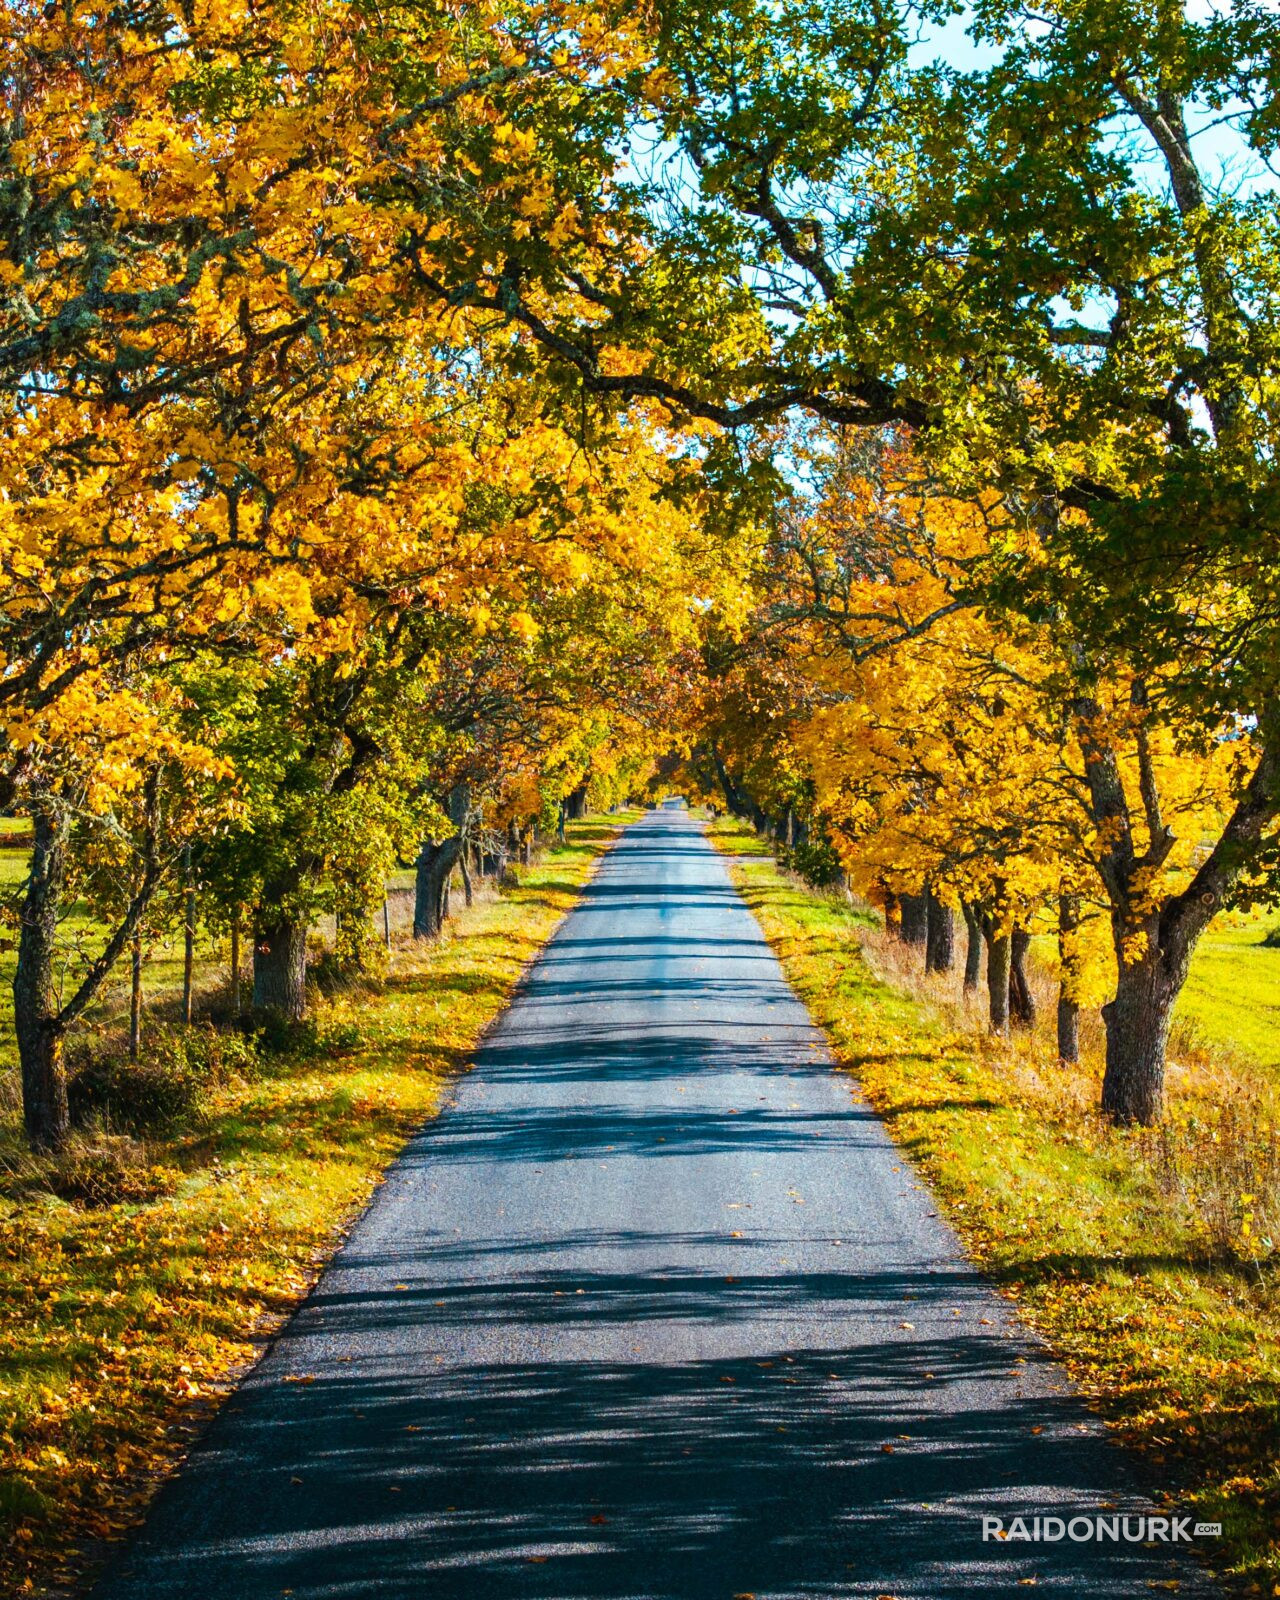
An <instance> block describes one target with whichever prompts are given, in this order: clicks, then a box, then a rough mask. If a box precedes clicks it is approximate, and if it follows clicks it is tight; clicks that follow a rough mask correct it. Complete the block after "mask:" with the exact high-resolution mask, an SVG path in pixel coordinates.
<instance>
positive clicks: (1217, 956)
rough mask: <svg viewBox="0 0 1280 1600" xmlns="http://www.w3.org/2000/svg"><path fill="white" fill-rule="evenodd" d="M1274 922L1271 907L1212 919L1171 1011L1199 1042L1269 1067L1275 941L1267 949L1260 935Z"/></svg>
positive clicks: (1277, 986)
mask: <svg viewBox="0 0 1280 1600" xmlns="http://www.w3.org/2000/svg"><path fill="white" fill-rule="evenodd" d="M1276 925H1277V918H1276V914H1275V912H1274V911H1272V912H1267V913H1265V914H1255V915H1253V916H1241V915H1233V914H1230V913H1229V914H1228V915H1226V916H1224V917H1219V918H1218V919H1217V920H1216V921H1215V922H1213V923H1212V924H1211V925H1210V927H1209V930H1208V932H1207V933H1206V934H1205V936H1204V938H1203V939H1202V940H1201V941H1200V944H1199V947H1198V948H1197V950H1196V953H1195V958H1194V960H1193V961H1192V964H1191V972H1190V974H1189V975H1188V977H1187V985H1186V988H1185V989H1184V990H1183V992H1182V998H1181V1000H1180V1001H1179V1004H1178V1012H1177V1015H1178V1018H1179V1019H1180V1020H1182V1021H1184V1022H1186V1023H1188V1024H1190V1026H1191V1029H1192V1031H1193V1032H1194V1034H1195V1035H1196V1037H1197V1038H1199V1039H1201V1040H1203V1041H1204V1043H1205V1044H1207V1045H1211V1046H1217V1047H1219V1048H1221V1049H1227V1050H1231V1051H1232V1052H1234V1053H1235V1054H1238V1055H1240V1056H1243V1057H1247V1058H1248V1059H1249V1060H1251V1061H1256V1062H1257V1063H1258V1064H1259V1065H1260V1066H1263V1067H1268V1068H1272V1069H1274V1068H1278V1067H1280V947H1278V948H1276V949H1267V948H1266V947H1264V945H1263V944H1262V939H1263V937H1264V935H1265V934H1266V933H1267V932H1268V931H1269V930H1270V929H1272V928H1274V927H1275V926H1276Z"/></svg>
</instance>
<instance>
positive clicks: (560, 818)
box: [556, 800, 567, 844]
mask: <svg viewBox="0 0 1280 1600" xmlns="http://www.w3.org/2000/svg"><path fill="white" fill-rule="evenodd" d="M566 816H567V809H566V807H565V803H564V801H563V800H562V801H561V802H560V805H559V807H558V809H557V812H556V838H557V839H558V840H559V841H560V843H561V844H563V843H564V825H565V820H566Z"/></svg>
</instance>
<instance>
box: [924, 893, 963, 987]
mask: <svg viewBox="0 0 1280 1600" xmlns="http://www.w3.org/2000/svg"><path fill="white" fill-rule="evenodd" d="M925 923H926V939H925V957H924V965H925V971H926V972H950V971H951V969H952V967H953V966H954V965H955V959H956V914H955V912H954V911H953V910H952V909H951V907H950V906H944V905H943V903H942V901H941V900H939V899H938V897H937V895H936V894H934V893H932V891H931V892H930V893H929V895H928V896H927V899H926V905H925Z"/></svg>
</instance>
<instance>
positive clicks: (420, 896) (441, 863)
mask: <svg viewBox="0 0 1280 1600" xmlns="http://www.w3.org/2000/svg"><path fill="white" fill-rule="evenodd" d="M461 849H462V841H461V839H459V838H458V836H457V835H456V834H455V835H454V837H453V838H451V839H445V840H443V841H442V842H441V843H439V844H437V843H436V842H435V841H434V840H432V839H428V840H427V842H426V843H425V844H424V845H423V847H422V849H421V851H420V852H419V855H418V862H417V870H416V873H415V876H414V894H413V936H414V938H415V939H436V938H439V936H440V931H441V929H442V928H443V927H444V923H445V918H446V916H447V915H448V896H449V874H450V873H451V872H452V871H453V868H454V864H455V863H456V861H457V859H458V856H459V855H460V854H461Z"/></svg>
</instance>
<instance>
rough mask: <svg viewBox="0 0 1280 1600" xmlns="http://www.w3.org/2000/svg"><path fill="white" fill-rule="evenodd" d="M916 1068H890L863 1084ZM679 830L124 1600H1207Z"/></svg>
mask: <svg viewBox="0 0 1280 1600" xmlns="http://www.w3.org/2000/svg"><path fill="white" fill-rule="evenodd" d="M881 1047H885V1046H884V1044H883V1042H880V1043H877V1042H876V1041H868V1048H881ZM1109 1508H1118V1509H1119V1510H1121V1511H1129V1512H1131V1513H1133V1514H1135V1515H1136V1514H1141V1513H1143V1512H1148V1511H1150V1510H1151V1509H1152V1508H1151V1506H1150V1504H1149V1502H1146V1501H1144V1500H1143V1498H1142V1496H1141V1494H1140V1493H1139V1492H1138V1489H1137V1485H1136V1482H1135V1481H1134V1480H1133V1479H1132V1478H1131V1476H1130V1467H1129V1464H1128V1463H1127V1462H1126V1460H1125V1458H1124V1457H1123V1456H1122V1455H1121V1453H1120V1452H1119V1451H1117V1450H1115V1449H1114V1448H1112V1447H1111V1446H1110V1445H1109V1444H1108V1443H1107V1441H1106V1439H1105V1438H1104V1436H1103V1432H1102V1429H1101V1426H1100V1425H1099V1424H1098V1423H1097V1422H1096V1421H1095V1420H1093V1419H1092V1418H1091V1417H1090V1415H1089V1413H1088V1411H1087V1410H1086V1409H1085V1407H1084V1406H1083V1403H1082V1402H1081V1400H1080V1399H1079V1397H1078V1396H1077V1395H1076V1394H1074V1393H1073V1392H1072V1390H1071V1388H1070V1386H1069V1384H1068V1383H1067V1382H1066V1380H1065V1378H1064V1376H1063V1375H1062V1373H1061V1371H1060V1370H1059V1369H1058V1368H1057V1367H1056V1366H1055V1365H1054V1364H1053V1363H1052V1362H1051V1361H1050V1360H1049V1359H1048V1358H1047V1356H1046V1355H1045V1354H1044V1352H1043V1351H1042V1350H1041V1349H1040V1348H1039V1347H1038V1346H1036V1345H1035V1344H1034V1343H1033V1342H1032V1341H1030V1340H1029V1339H1028V1337H1027V1336H1026V1335H1025V1333H1023V1332H1022V1331H1020V1329H1019V1328H1018V1326H1017V1324H1016V1322H1015V1319H1014V1318H1013V1317H1012V1315H1011V1314H1010V1312H1009V1310H1008V1307H1007V1305H1006V1304H1005V1302H1004V1301H1002V1300H1001V1299H1000V1297H999V1296H998V1295H997V1294H996V1293H994V1291H993V1290H992V1289H991V1288H990V1287H989V1286H988V1285H987V1284H985V1283H984V1282H983V1280H982V1279H981V1278H980V1276H979V1275H978V1274H977V1273H976V1272H975V1271H974V1269H973V1268H972V1267H971V1266H970V1265H969V1264H968V1263H967V1262H966V1260H965V1259H964V1257H963V1254H962V1253H961V1251H960V1249H959V1246H958V1244H957V1242H956V1240H955V1238H954V1236H953V1235H952V1233H951V1232H950V1230H949V1229H948V1228H947V1227H946V1225H945V1224H944V1223H943V1222H942V1221H941V1220H940V1219H939V1218H938V1217H937V1214H936V1208H935V1206H934V1204H933V1202H932V1200H931V1198H930V1195H929V1194H928V1192H927V1191H926V1189H925V1188H924V1187H923V1185H922V1184H921V1183H920V1182H919V1180H918V1179H917V1178H916V1177H915V1176H914V1174H913V1171H912V1168H911V1167H910V1165H909V1164H908V1163H907V1161H906V1160H905V1159H904V1158H903V1156H902V1155H901V1154H900V1153H899V1151H898V1150H897V1149H896V1148H895V1146H894V1145H893V1144H892V1142H891V1141H890V1139H889V1138H888V1136H887V1134H886V1132H885V1130H884V1128H883V1126H882V1125H881V1124H880V1123H879V1121H878V1120H877V1119H876V1118H875V1116H874V1115H873V1113H872V1112H871V1110H870V1108H869V1107H868V1106H867V1104H866V1103H865V1101H863V1100H862V1099H861V1098H860V1097H859V1095H858V1093H857V1091H856V1088H854V1086H853V1085H852V1084H851V1082H850V1080H849V1079H848V1078H846V1077H841V1076H839V1075H838V1074H837V1073H836V1072H834V1071H833V1070H832V1066H831V1063H830V1060H829V1057H828V1055H827V1053H826V1050H825V1047H824V1045H823V1043H822V1040H821V1037H820V1035H819V1034H818V1033H817V1031H816V1029H815V1028H814V1027H813V1026H812V1024H811V1022H810V1021H809V1018H808V1016H807V1014H806V1013H805V1010H804V1008H803V1007H802V1005H801V1004H800V1002H799V1001H798V1000H797V999H796V998H795V996H794V995H793V993H792V992H791V990H790V989H789V988H788V986H787V984H786V981H785V979H784V977H783V975H782V972H781V970H780V968H779V966H778V964H777V962H776V960H775V958H774V956H773V954H772V953H771V951H770V950H769V947H768V945H767V944H766V943H765V941H764V939H763V937H762V936H761V933H760V930H759V928H758V927H757V925H756V923H755V921H754V919H753V918H752V916H751V914H750V912H749V911H748V909H747V907H746V905H745V904H744V903H743V901H742V899H741V897H740V896H739V895H738V893H737V892H736V890H735V889H734V888H733V887H732V885H731V884H730V881H729V877H728V874H727V871H726V869H725V867H724V864H723V862H722V861H721V860H720V858H719V857H718V856H717V855H716V854H715V852H714V851H713V850H712V848H711V847H710V845H709V844H708V843H707V842H706V840H705V839H704V838H703V836H702V833H701V831H700V828H699V826H698V824H697V823H696V822H695V821H694V820H693V819H691V818H690V816H689V815H688V813H687V812H685V811H684V810H683V809H682V808H680V807H677V806H674V805H668V806H666V807H664V808H661V809H659V810H658V811H655V812H653V813H650V814H649V816H648V817H647V818H646V819H645V820H643V821H642V822H640V823H637V824H634V825H633V826H631V827H630V828H628V829H627V830H626V832H625V833H624V835H623V837H622V839H621V840H620V842H619V843H618V844H617V845H616V846H615V847H614V849H613V850H612V852H611V853H610V854H609V855H608V856H607V857H606V858H605V861H604V862H603V864H602V866H601V869H600V870H599V872H598V874H597V876H596V877H595V879H594V880H593V882H592V883H591V885H590V886H589V888H588V889H587V891H586V892H585V894H584V896H583V898H582V900H581V902H580V903H579V905H578V907H577V909H575V910H574V912H573V913H572V914H571V915H570V916H569V917H568V918H567V919H566V921H565V922H564V924H563V925H562V927H561V929H560V931H559V932H558V934H557V936H556V937H555V938H554V939H553V941H552V942H551V943H550V945H549V946H548V947H547V949H546V951H545V952H544V954H543V956H542V957H541V958H540V960H539V961H538V962H537V963H536V965H535V966H534V967H533V968H532V970H531V971H530V973H529V974H528V976H527V979H526V981H525V983H524V984H523V986H522V988H521V990H520V991H519V993H518V995H517V998H516V1001H515V1003H514V1004H513V1005H512V1006H511V1008H510V1009H509V1010H508V1011H507V1013H506V1014H505V1015H504V1017H503V1018H502V1020H501V1022H500V1023H499V1025H498V1026H497V1027H496V1028H495V1029H494V1030H493V1032H492V1033H491V1034H490V1035H489V1037H488V1039H487V1041H486V1043H485V1045H484V1047H483V1049H482V1051H481V1053H480V1055H479V1056H478V1058H477V1061H476V1065H475V1069H474V1071H473V1072H472V1073H471V1074H470V1075H469V1076H467V1077H466V1078H464V1079H463V1080H461V1082H460V1085H459V1087H458V1090H457V1094H456V1097H455V1103H453V1104H452V1105H451V1106H450V1108H449V1109H448V1110H447V1111H446V1112H445V1113H444V1114H443V1115H442V1116H441V1118H440V1119H439V1121H438V1122H437V1123H435V1124H433V1125H432V1126H431V1127H430V1128H429V1129H427V1130H426V1131H425V1132H424V1133H422V1134H421V1135H420V1136H419V1137H418V1138H417V1139H416V1140H415V1141H414V1142H413V1143H412V1144H411V1146H410V1148H409V1149H408V1151H407V1152H406V1154H405V1156H404V1157H403V1159H402V1160H401V1161H400V1162H399V1164H398V1165H397V1166H396V1167H395V1168H394V1169H393V1170H392V1172H391V1174H390V1175H389V1177H388V1180H387V1182H386V1183H385V1185H384V1186H383V1187H382V1189H381V1190H380V1191H379V1192H378V1194H377V1197H376V1199H375V1200H374V1202H373V1204H372V1205H371V1206H370V1208H369V1209H368V1211H367V1212H366V1213H365V1215H364V1216H363V1217H362V1218H361V1220H360V1221H359V1223H358V1224H357V1226H356V1227H355V1229H354V1231H353V1233H352V1235H351V1237H350V1239H349V1240H348V1242H347V1244H346V1245H345V1246H344V1248H343V1249H342V1250H341V1251H340V1252H339V1254H338V1255H337V1257H336V1258H335V1260H334V1261H333V1263H332V1264H331V1266H330V1267H329V1269H328V1270H327V1271H326V1273H325V1274H324V1276H323V1278H322V1279H321V1281H320V1283H319V1284H318V1286H317V1288H316V1290H315V1291H314V1293H313V1294H312V1296H311V1297H310V1299H309V1300H308V1302H307V1303H306V1304H305V1306H304V1307H303V1309H302V1310H301V1311H300V1312H299V1314H298V1315H297V1316H296V1317H295V1319H294V1320H293V1322H292V1323H291V1324H290V1325H289V1326H288V1328H287V1329H286V1330H285V1332H284V1333H283V1334H282V1335H281V1336H280V1338H279V1339H278V1341H277V1342H276V1343H275V1345H274V1346H273V1348H272V1349H271V1350H270V1352H269V1353H268V1355H267V1357H266V1358H265V1360H264V1361H263V1362H262V1363H261V1364H260V1366H259V1367H258V1368H257V1369H256V1370H255V1371H254V1372H253V1374H252V1375H251V1376H250V1377H249V1379H248V1380H247V1381H246V1382H245V1384H244V1385H243V1386H242V1387H241V1389H240V1390H239V1392H238V1393H237V1394H236V1396H235V1397H234V1398H233V1399H232V1400H231V1401H230V1402H229V1403H228V1405H227V1406H226V1408H225V1410H224V1411H223V1413H222V1414H221V1415H220V1417H219V1418H218V1419H217V1421H216V1422H215V1424H214V1425H213V1427H212V1429H211V1431H210V1433H209V1435H208V1436H207V1438H206V1440H205V1441H204V1443H203V1444H202V1445H201V1446H200V1447H199V1448H198V1449H197V1450H196V1451H195V1453H194V1454H193V1456H192V1458H191V1460H190V1461H189V1462H188V1464H187V1466H186V1468H185V1470H184V1471H183V1472H182V1473H181V1474H180V1475H179V1477H178V1478H177V1479H176V1480H175V1482H174V1483H173V1484H171V1485H170V1486H169V1488H168V1489H167V1490H165V1491H164V1492H163V1493H162V1495H161V1497H160V1499H159V1500H158V1502H157V1504H156V1506H155V1509H154V1511H153V1514H152V1517H151V1520H150V1522H149V1524H148V1526H147V1528H146V1530H145V1532H144V1534H143V1536H142V1538H141V1539H140V1540H139V1541H138V1542H136V1543H135V1544H134V1545H133V1546H132V1547H131V1548H129V1549H128V1550H127V1551H126V1552H125V1554H124V1556H123V1557H122V1559H120V1560H118V1561H117V1563H116V1564H115V1566H114V1568H113V1569H112V1571H111V1572H110V1573H109V1574H108V1576H107V1578H106V1579H105V1580H104V1582H103V1583H102V1584H101V1585H100V1587H99V1589H98V1590H97V1592H96V1593H97V1600H160V1597H170V1596H172V1597H175V1600H176V1597H178V1596H182V1597H183V1600H205V1597H208V1600H212V1597H214V1596H217V1597H219V1600H223V1597H231V1596H234V1597H235V1600H258V1597H264V1600H265V1597H267V1596H271V1597H276V1596H279V1595H281V1594H292V1595H294V1596H295V1597H297V1600H339V1597H344V1600H345V1597H353V1600H354V1597H357V1596H358V1597H360V1600H392V1597H401V1596H403V1597H408V1596H414V1597H423V1596H431V1597H432V1600H489V1597H492V1600H520V1597H531V1600H532V1597H535V1596H536V1597H546V1600H550V1597H553V1596H554V1597H568V1596H574V1597H588V1596H589V1597H592V1600H623V1597H626V1600H640V1597H654V1600H675V1597H679V1600H734V1597H738V1600H741V1597H743V1596H747V1595H750V1596H753V1597H755V1600H766V1597H768V1600H784V1597H795V1596H802V1595H803V1596H814V1597H823V1600H834V1597H836V1596H846V1595H848V1596H852V1595H884V1594H886V1593H891V1594H893V1595H895V1596H900V1597H905V1596H921V1597H924V1596H928V1597H942V1596H951V1595H970V1594H973V1595H976V1594H983V1595H1009V1596H1012V1595H1014V1594H1016V1593H1020V1592H1021V1589H1022V1586H1023V1584H1024V1583H1025V1582H1026V1580H1028V1579H1032V1578H1034V1579H1035V1580H1036V1582H1037V1584H1038V1586H1039V1587H1040V1589H1041V1590H1042V1591H1047V1592H1049V1593H1052V1594H1059V1595H1063V1596H1066V1595H1070V1596H1073V1597H1081V1596H1095V1595H1096V1596H1102V1595H1122V1594H1124V1595H1129V1594H1136V1593H1139V1592H1143V1591H1145V1589H1146V1586H1147V1584H1148V1583H1149V1582H1152V1581H1159V1582H1164V1581H1167V1580H1169V1579H1171V1578H1177V1579H1179V1580H1181V1583H1182V1592H1183V1593H1188V1592H1196V1591H1197V1590H1198V1589H1199V1587H1200V1581H1201V1580H1198V1578H1197V1575H1196V1569H1195V1564H1194V1561H1193V1559H1192V1557H1191V1555H1190V1553H1189V1551H1188V1548H1187V1546H1185V1545H1183V1546H1180V1547H1176V1548H1174V1547H1170V1546H1168V1545H1156V1546H1147V1547H1144V1546H1143V1545H1140V1544H1132V1543H1121V1544H1118V1545H1116V1544H1102V1545H1097V1544H1079V1543H1071V1542H1069V1541H1068V1540H1065V1539H1064V1540H1062V1541H1061V1542H1059V1543H1056V1544H1044V1543H1038V1544H1029V1543H1028V1544H1022V1543H1014V1544H1008V1543H1005V1544H1001V1543H997V1542H994V1541H990V1542H986V1543H984V1542H983V1540H982V1522H981V1519H982V1517H983V1515H996V1516H1001V1517H1003V1518H1005V1519H1006V1521H1007V1520H1008V1519H1010V1518H1012V1517H1013V1516H1016V1515H1019V1514H1025V1515H1026V1516H1027V1517H1031V1516H1033V1515H1037V1514H1041V1515H1057V1516H1061V1517H1064V1518H1067V1517H1070V1516H1071V1515H1073V1514H1092V1513H1098V1512H1100V1511H1106V1510H1107V1509H1109Z"/></svg>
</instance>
